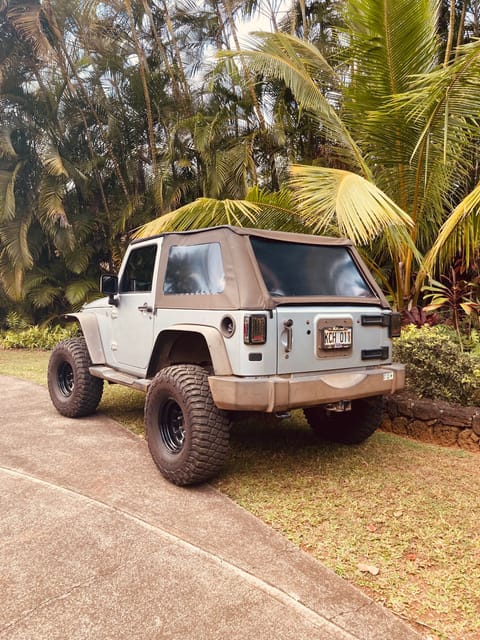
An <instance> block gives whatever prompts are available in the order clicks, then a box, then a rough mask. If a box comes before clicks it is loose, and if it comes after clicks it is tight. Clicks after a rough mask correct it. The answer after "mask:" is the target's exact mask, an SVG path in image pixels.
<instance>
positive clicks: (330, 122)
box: [218, 32, 371, 178]
mask: <svg viewBox="0 0 480 640" xmlns="http://www.w3.org/2000/svg"><path fill="white" fill-rule="evenodd" d="M254 36H255V37H254V39H252V40H250V46H251V49H244V50H242V51H240V52H222V53H219V54H218V55H219V56H241V57H242V59H244V60H245V61H246V62H247V63H248V66H249V68H250V69H251V70H252V71H253V72H255V73H260V74H263V75H264V76H266V77H267V78H272V79H277V80H282V81H283V82H284V83H285V84H286V85H287V87H289V89H290V90H291V91H292V93H293V95H294V96H295V99H296V100H297V102H298V104H299V106H300V108H301V109H303V110H305V111H308V113H309V114H311V116H312V117H313V118H314V119H316V120H317V121H318V123H319V124H320V126H321V128H322V131H324V132H325V133H326V134H327V136H329V137H330V139H331V140H333V141H336V142H337V143H340V144H341V145H342V146H343V147H344V150H345V151H346V152H347V153H348V154H349V156H350V160H351V161H352V162H353V164H354V166H355V167H358V168H359V169H360V171H361V172H362V174H363V175H364V176H365V177H367V178H368V177H370V175H371V172H370V169H369V167H368V166H367V164H366V163H365V161H364V159H363V156H362V153H361V151H360V149H359V147H358V145H357V144H356V142H355V141H354V140H353V138H352V136H351V135H350V132H349V130H348V128H347V127H346V126H345V123H344V122H343V121H342V119H341V117H340V116H339V114H338V111H337V109H336V108H335V105H334V101H333V100H332V99H331V96H330V98H329V95H328V94H329V91H330V92H331V90H332V85H335V84H337V78H336V75H335V72H334V71H333V69H332V68H331V67H330V65H329V64H328V63H327V61H326V60H325V59H324V57H323V56H322V54H321V53H320V51H319V50H318V49H317V48H316V47H315V46H314V45H312V44H310V43H309V42H307V41H306V40H302V39H300V38H296V37H295V36H292V35H289V34H285V33H280V32H275V33H260V32H257V33H256V34H254Z"/></svg>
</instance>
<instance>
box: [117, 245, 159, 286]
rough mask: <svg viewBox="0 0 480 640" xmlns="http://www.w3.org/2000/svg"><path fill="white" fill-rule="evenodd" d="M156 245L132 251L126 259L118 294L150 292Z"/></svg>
mask: <svg viewBox="0 0 480 640" xmlns="http://www.w3.org/2000/svg"><path fill="white" fill-rule="evenodd" d="M156 255H157V245H156V244H149V245H147V246H146V247H138V248H137V249H133V251H132V252H131V253H130V255H129V257H128V261H127V264H126V265H125V270H124V272H123V274H122V278H121V280H120V286H119V292H120V293H134V292H145V291H151V290H152V282H153V269H154V267H155V257H156Z"/></svg>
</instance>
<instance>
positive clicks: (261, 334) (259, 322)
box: [243, 313, 267, 344]
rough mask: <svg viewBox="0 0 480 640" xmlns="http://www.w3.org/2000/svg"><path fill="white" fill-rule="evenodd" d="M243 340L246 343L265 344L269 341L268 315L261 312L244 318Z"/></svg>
mask: <svg viewBox="0 0 480 640" xmlns="http://www.w3.org/2000/svg"><path fill="white" fill-rule="evenodd" d="M243 341H244V343H245V344H265V342H266V341H267V317H266V316H264V315H263V314H260V313H255V314H252V315H248V316H245V317H244V318H243Z"/></svg>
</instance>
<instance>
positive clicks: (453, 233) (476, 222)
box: [419, 183, 480, 281]
mask: <svg viewBox="0 0 480 640" xmlns="http://www.w3.org/2000/svg"><path fill="white" fill-rule="evenodd" d="M479 246H480V183H479V184H477V186H476V187H475V189H473V190H472V191H471V192H470V193H469V194H468V195H467V196H466V197H465V198H464V199H463V200H462V201H461V202H460V204H458V205H457V206H456V207H455V209H454V210H453V211H452V213H451V214H450V216H449V217H448V218H447V220H446V221H445V223H444V224H443V226H442V228H441V229H440V231H439V233H438V236H437V239H436V240H435V242H434V243H433V246H432V248H431V249H430V251H429V252H428V254H427V255H426V257H425V265H424V267H425V269H424V271H422V273H420V274H419V281H420V279H421V280H423V279H424V278H425V276H426V275H427V274H429V273H432V272H433V271H434V268H435V265H436V264H438V266H439V267H440V269H441V268H442V267H444V266H445V265H446V264H448V263H451V261H452V259H453V258H455V256H458V255H462V256H463V258H464V260H465V263H466V265H467V266H469V265H470V263H471V262H472V261H473V260H474V258H475V257H478V247H479Z"/></svg>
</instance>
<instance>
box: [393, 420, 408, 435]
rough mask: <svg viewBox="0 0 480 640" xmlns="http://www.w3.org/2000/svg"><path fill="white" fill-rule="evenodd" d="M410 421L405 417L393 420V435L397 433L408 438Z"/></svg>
mask: <svg viewBox="0 0 480 640" xmlns="http://www.w3.org/2000/svg"><path fill="white" fill-rule="evenodd" d="M407 425H408V420H407V418H404V417H403V416H400V417H398V418H394V419H393V420H392V431H393V433H397V434H399V435H401V436H406V435H407V434H408V431H407Z"/></svg>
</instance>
